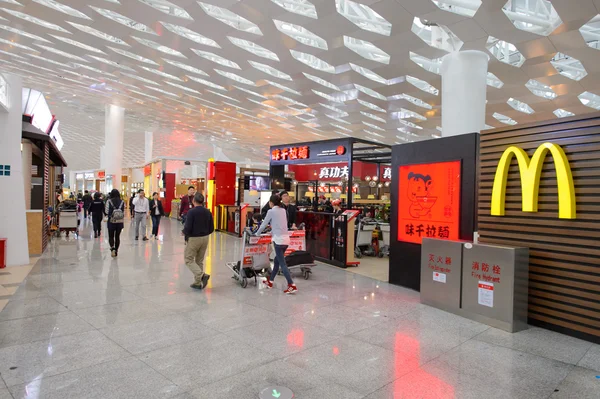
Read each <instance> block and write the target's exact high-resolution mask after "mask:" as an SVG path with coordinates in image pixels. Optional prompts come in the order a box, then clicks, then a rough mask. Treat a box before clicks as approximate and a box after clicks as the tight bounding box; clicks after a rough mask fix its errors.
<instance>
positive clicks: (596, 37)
mask: <svg viewBox="0 0 600 399" xmlns="http://www.w3.org/2000/svg"><path fill="white" fill-rule="evenodd" d="M579 33H581V36H583V40H585V42H586V44H587V45H588V46H590V47H591V48H593V49H596V50H600V14H598V15H596V16H595V17H594V18H592V19H590V20H589V21H588V23H586V24H585V25H583V26H582V27H581V28H579Z"/></svg>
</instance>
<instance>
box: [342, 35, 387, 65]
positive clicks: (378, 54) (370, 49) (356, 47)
mask: <svg viewBox="0 0 600 399" xmlns="http://www.w3.org/2000/svg"><path fill="white" fill-rule="evenodd" d="M344 46H346V48H348V49H350V50H352V51H354V52H355V53H356V54H358V55H360V56H361V57H363V58H366V59H367V60H371V61H375V62H379V63H381V64H386V65H388V64H389V63H390V58H391V57H390V55H389V54H388V53H386V52H385V51H383V50H382V49H380V48H379V47H377V46H375V45H374V44H373V43H371V42H368V41H366V40H360V39H356V38H353V37H350V36H344Z"/></svg>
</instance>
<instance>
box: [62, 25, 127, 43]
mask: <svg viewBox="0 0 600 399" xmlns="http://www.w3.org/2000/svg"><path fill="white" fill-rule="evenodd" d="M67 23H69V24H71V25H72V26H73V27H74V28H77V29H79V30H80V31H82V32H85V33H87V34H90V35H92V36H96V37H99V38H100V39H104V40H106V41H109V42H112V43H115V44H120V45H122V46H127V47H130V46H129V44H127V43H126V42H124V41H123V40H121V39H119V38H118V37H115V36H112V35H109V34H108V33H104V32H102V31H99V30H98V29H94V28H92V27H90V26H86V25H80V24H76V23H74V22H69V21H67Z"/></svg>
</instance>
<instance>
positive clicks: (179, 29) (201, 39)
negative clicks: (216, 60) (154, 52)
mask: <svg viewBox="0 0 600 399" xmlns="http://www.w3.org/2000/svg"><path fill="white" fill-rule="evenodd" d="M161 24H162V25H163V26H164V27H165V28H167V29H168V30H169V31H171V32H173V33H175V34H176V35H179V36H181V37H185V38H186V39H189V40H191V41H193V42H196V43H199V44H203V45H205V46H210V47H216V48H221V46H219V44H218V43H217V42H215V41H214V40H212V39H209V38H208V37H206V36H203V35H201V34H199V33H197V32H194V31H193V30H191V29H188V28H185V27H183V26H178V25H173V24H170V23H167V22H162V21H161Z"/></svg>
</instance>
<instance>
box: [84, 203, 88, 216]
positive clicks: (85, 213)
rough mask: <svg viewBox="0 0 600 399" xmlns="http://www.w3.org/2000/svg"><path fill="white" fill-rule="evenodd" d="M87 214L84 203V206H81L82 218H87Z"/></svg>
mask: <svg viewBox="0 0 600 399" xmlns="http://www.w3.org/2000/svg"><path fill="white" fill-rule="evenodd" d="M87 214H88V209H87V207H86V206H85V205H84V206H83V218H84V219H87Z"/></svg>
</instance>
